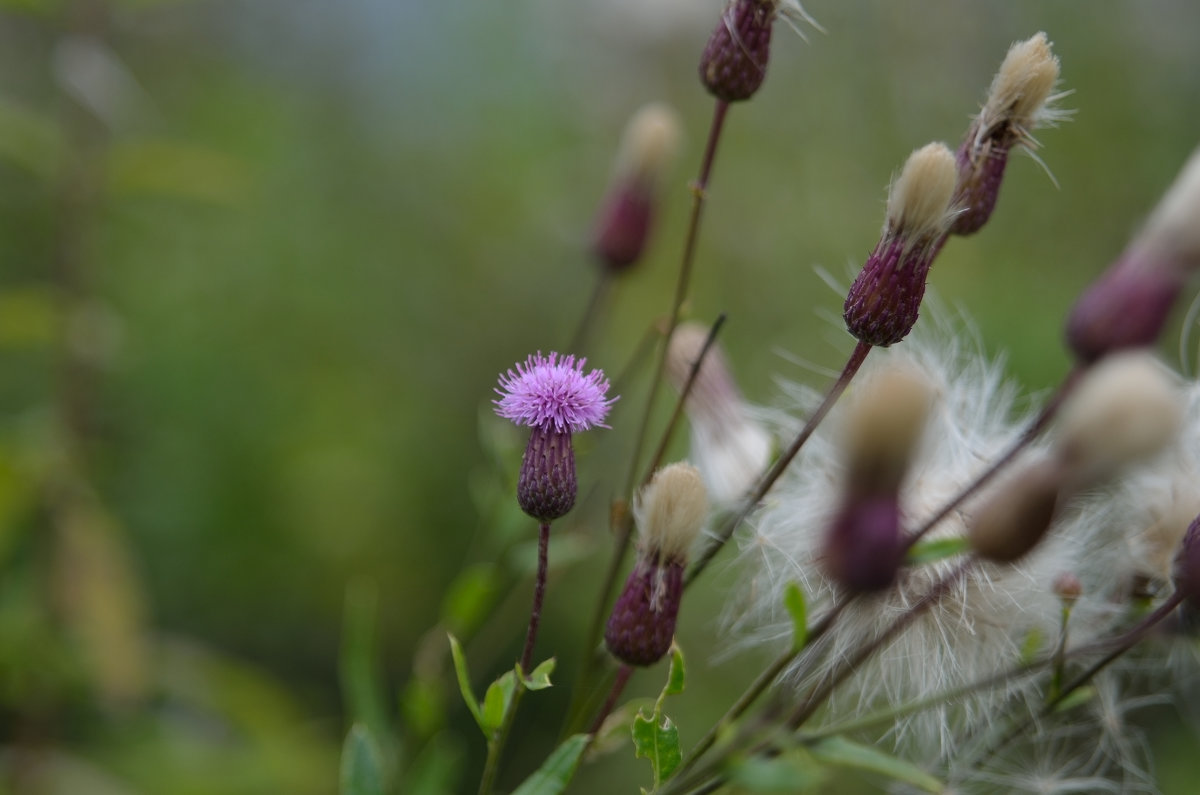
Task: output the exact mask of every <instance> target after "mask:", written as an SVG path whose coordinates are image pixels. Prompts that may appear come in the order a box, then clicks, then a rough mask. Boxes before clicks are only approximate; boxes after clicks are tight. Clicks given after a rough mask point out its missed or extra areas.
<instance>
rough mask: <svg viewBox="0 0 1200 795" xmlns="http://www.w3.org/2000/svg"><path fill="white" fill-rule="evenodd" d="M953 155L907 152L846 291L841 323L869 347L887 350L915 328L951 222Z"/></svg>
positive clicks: (938, 150)
mask: <svg viewBox="0 0 1200 795" xmlns="http://www.w3.org/2000/svg"><path fill="white" fill-rule="evenodd" d="M956 174H957V172H956V169H955V165H954V155H953V154H951V153H950V150H949V149H947V148H946V146H945V144H941V143H933V144H929V145H928V146H925V147H923V148H921V149H918V150H917V151H915V152H913V153H912V155H910V156H909V158H908V162H906V163H905V165H904V170H903V171H902V172H901V173H900V176H899V178H898V179H896V181H895V182H894V183H893V184H892V189H891V191H890V195H889V196H888V208H887V220H886V222H885V224H884V229H883V236H882V238H881V239H880V241H879V244H878V245H877V246H876V247H875V250H874V251H873V252H871V255H870V256H869V257H867V261H866V263H865V264H864V265H863V268H862V271H860V272H859V274H858V277H857V278H856V279H855V280H854V284H853V285H851V287H850V292H849V294H848V295H847V297H846V303H845V307H844V311H843V314H842V316H843V318H844V319H845V321H846V327H847V328H848V329H849V330H850V333H851V334H853V335H854V336H855V337H857V338H858V339H859V340H861V341H863V342H866V343H868V344H870V345H880V346H886V345H892V344H894V343H897V342H899V341H900V340H902V339H904V337H905V336H907V335H908V332H909V331H911V330H912V327H913V325H914V324H915V323H916V322H917V316H918V314H919V312H920V307H921V299H922V298H923V297H924V295H925V277H926V276H927V275H928V273H929V266H930V265H931V264H932V262H933V257H934V256H935V255H936V254H937V251H938V249H939V248H940V246H941V243H942V241H943V239H944V237H945V234H946V230H947V228H948V226H949V224H950V221H951V218H952V215H953V214H952V211H951V207H950V199H951V196H952V194H953V192H954V183H955V179H956Z"/></svg>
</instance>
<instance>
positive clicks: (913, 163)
mask: <svg viewBox="0 0 1200 795" xmlns="http://www.w3.org/2000/svg"><path fill="white" fill-rule="evenodd" d="M957 179H958V169H957V167H956V166H955V164H954V154H953V153H952V152H951V151H950V149H949V148H947V146H946V145H945V144H944V143H941V142H940V141H939V142H935V143H931V144H926V145H925V146H923V147H921V148H920V149H918V150H916V151H915V152H913V153H912V154H911V155H909V157H908V160H907V161H906V162H905V163H904V169H903V170H902V171H901V172H900V176H899V177H898V178H897V179H896V181H895V182H894V183H892V188H891V191H889V194H888V204H887V225H886V227H885V230H884V231H885V234H893V235H896V236H903V237H905V238H909V239H911V240H913V241H914V242H916V241H929V240H930V239H936V238H939V237H941V236H942V235H943V234H944V233H945V231H946V227H947V225H948V224H949V222H950V218H951V210H950V198H951V196H953V195H954V184H955V182H956V180H957Z"/></svg>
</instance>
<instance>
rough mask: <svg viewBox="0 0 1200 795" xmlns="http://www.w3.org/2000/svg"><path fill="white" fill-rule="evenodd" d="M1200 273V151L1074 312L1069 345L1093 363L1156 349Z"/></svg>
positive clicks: (1070, 326)
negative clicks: (1182, 296) (1138, 349)
mask: <svg viewBox="0 0 1200 795" xmlns="http://www.w3.org/2000/svg"><path fill="white" fill-rule="evenodd" d="M1197 270H1200V149H1197V150H1196V151H1195V152H1193V153H1192V156H1191V158H1190V159H1189V160H1188V162H1187V163H1186V164H1185V165H1184V167H1183V169H1182V170H1181V172H1180V174H1179V176H1178V177H1177V178H1176V180H1175V182H1174V184H1172V186H1171V188H1170V189H1169V190H1168V191H1167V193H1166V195H1165V196H1164V197H1163V198H1162V200H1161V201H1160V202H1159V203H1158V206H1157V207H1155V209H1154V211H1153V212H1152V213H1151V215H1150V218H1149V219H1148V220H1147V221H1146V224H1145V225H1144V226H1143V227H1142V230H1141V232H1139V233H1138V235H1137V236H1136V237H1134V239H1133V241H1132V242H1131V243H1130V244H1129V246H1128V247H1126V249H1125V251H1124V252H1122V254H1121V256H1120V257H1118V258H1117V261H1116V262H1114V263H1113V264H1112V265H1111V266H1109V268H1108V270H1107V271H1105V272H1104V274H1103V275H1101V276H1100V278H1099V279H1097V280H1096V281H1095V282H1094V283H1093V284H1092V285H1091V286H1089V287H1088V288H1087V290H1086V291H1084V293H1083V295H1081V296H1080V297H1079V300H1078V301H1077V302H1076V303H1075V306H1074V307H1072V308H1071V314H1070V316H1069V317H1068V319H1067V329H1066V332H1067V342H1068V344H1069V345H1070V347H1071V350H1072V351H1074V353H1075V355H1076V356H1078V357H1079V359H1080V360H1082V361H1085V362H1092V361H1095V360H1096V359H1099V358H1100V357H1101V356H1104V355H1105V354H1107V353H1109V352H1111V351H1114V350H1120V349H1122V348H1133V347H1140V346H1144V345H1150V344H1152V343H1153V342H1154V341H1155V340H1156V339H1158V335H1159V333H1160V332H1161V331H1162V328H1163V325H1164V324H1165V323H1166V320H1167V315H1168V314H1169V313H1170V311H1171V307H1172V306H1173V305H1174V303H1175V299H1176V297H1178V295H1179V292H1180V290H1181V289H1182V287H1183V284H1184V282H1185V281H1186V280H1187V278H1188V276H1190V275H1191V274H1192V273H1194V272H1196V271H1197Z"/></svg>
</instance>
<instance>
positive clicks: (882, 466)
mask: <svg viewBox="0 0 1200 795" xmlns="http://www.w3.org/2000/svg"><path fill="white" fill-rule="evenodd" d="M932 402H933V394H932V392H931V391H930V386H929V382H928V381H927V380H926V379H925V378H924V376H923V375H921V374H920V373H919V372H918V371H917V370H915V369H913V368H912V367H906V366H902V365H893V366H889V367H886V368H884V369H883V370H880V371H879V372H876V373H872V375H871V376H870V377H869V378H866V379H864V381H863V383H862V385H861V386H859V387H858V388H857V390H856V399H855V400H854V402H853V404H852V405H851V407H850V408H849V410H848V412H847V417H846V423H845V434H846V453H847V461H848V465H847V469H848V470H849V472H850V477H851V479H852V480H855V479H861V480H866V481H870V484H867V483H861V484H859V485H858V486H857V489H858V490H874V489H877V488H880V487H882V488H884V489H891V488H895V487H898V486H899V484H900V480H901V478H902V477H903V476H904V471H905V469H906V468H907V467H908V461H909V458H910V457H911V456H912V452H913V448H914V447H915V446H916V443H917V440H918V439H920V438H921V432H922V431H923V430H924V428H925V417H926V415H927V414H928V413H929V408H930V404H931V403H932ZM852 488H856V487H854V486H852Z"/></svg>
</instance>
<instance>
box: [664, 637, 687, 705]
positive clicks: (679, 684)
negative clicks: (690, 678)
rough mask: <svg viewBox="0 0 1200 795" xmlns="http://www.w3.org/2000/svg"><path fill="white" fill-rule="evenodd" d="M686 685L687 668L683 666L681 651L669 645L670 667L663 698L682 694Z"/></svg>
mask: <svg viewBox="0 0 1200 795" xmlns="http://www.w3.org/2000/svg"><path fill="white" fill-rule="evenodd" d="M686 685H687V668H686V667H685V666H684V664H683V649H681V648H679V647H678V646H676V645H674V644H672V645H671V667H670V669H668V671H667V684H666V687H664V688H663V695H664V696H673V695H675V694H677V693H682V692H683V688H684V687H685V686H686Z"/></svg>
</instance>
